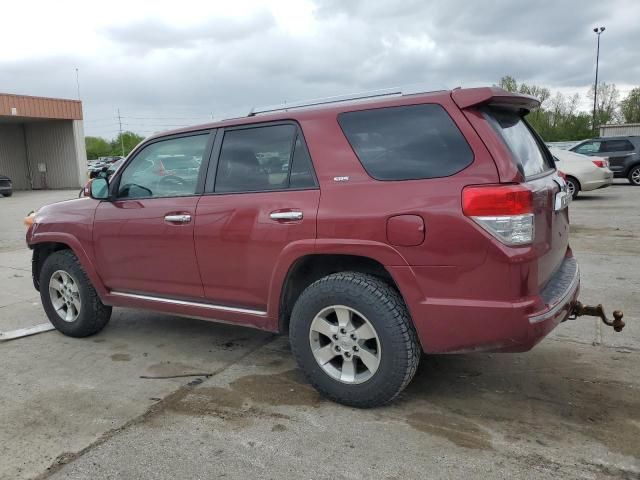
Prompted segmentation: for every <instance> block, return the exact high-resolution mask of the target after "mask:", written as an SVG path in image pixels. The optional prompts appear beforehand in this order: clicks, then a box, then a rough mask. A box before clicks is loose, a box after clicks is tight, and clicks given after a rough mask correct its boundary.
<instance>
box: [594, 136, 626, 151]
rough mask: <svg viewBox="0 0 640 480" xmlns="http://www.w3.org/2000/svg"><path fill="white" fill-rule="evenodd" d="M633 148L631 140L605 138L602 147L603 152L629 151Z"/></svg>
mask: <svg viewBox="0 0 640 480" xmlns="http://www.w3.org/2000/svg"><path fill="white" fill-rule="evenodd" d="M630 150H633V144H632V143H631V142H630V141H629V140H624V139H623V140H605V141H604V142H603V144H602V147H601V148H600V151H601V152H628V151H630Z"/></svg>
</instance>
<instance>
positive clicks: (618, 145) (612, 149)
mask: <svg viewBox="0 0 640 480" xmlns="http://www.w3.org/2000/svg"><path fill="white" fill-rule="evenodd" d="M633 150H634V147H633V144H632V143H631V142H630V141H629V140H627V139H626V138H611V139H604V140H603V141H602V143H601V144H600V151H599V153H598V155H599V156H602V157H608V158H609V169H610V170H611V171H612V172H614V173H615V172H619V173H623V172H624V171H625V170H626V168H627V165H626V163H627V159H628V158H629V156H630V155H632V154H633Z"/></svg>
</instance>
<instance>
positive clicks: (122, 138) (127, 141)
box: [111, 131, 144, 156]
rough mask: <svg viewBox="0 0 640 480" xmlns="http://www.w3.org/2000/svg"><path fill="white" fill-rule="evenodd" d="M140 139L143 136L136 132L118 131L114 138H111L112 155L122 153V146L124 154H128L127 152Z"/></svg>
mask: <svg viewBox="0 0 640 480" xmlns="http://www.w3.org/2000/svg"><path fill="white" fill-rule="evenodd" d="M142 140H144V137H142V136H140V135H138V134H137V133H133V132H129V131H127V132H122V133H119V134H118V136H117V137H116V138H114V139H113V140H111V152H112V155H123V148H124V155H125V156H126V155H129V152H131V150H133V149H134V147H135V146H136V145H138V144H139V143H140V142H141V141H142Z"/></svg>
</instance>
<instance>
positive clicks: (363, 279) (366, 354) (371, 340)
mask: <svg viewBox="0 0 640 480" xmlns="http://www.w3.org/2000/svg"><path fill="white" fill-rule="evenodd" d="M289 339H290V342H291V350H292V351H293V355H294V357H295V359H296V361H297V363H298V366H299V367H300V369H301V370H302V371H303V372H304V374H305V376H306V377H307V379H308V381H309V382H310V383H311V384H312V385H313V386H314V387H315V388H316V389H317V390H318V391H319V392H320V393H321V394H322V395H324V396H325V397H327V398H329V399H331V400H333V401H336V402H338V403H342V404H344V405H348V406H352V407H358V408H370V407H377V406H380V405H384V404H386V403H388V402H390V401H392V400H393V399H394V398H396V397H397V396H398V394H399V393H400V392H401V391H402V390H403V389H404V388H405V387H406V386H407V385H408V384H409V382H410V381H411V379H412V378H413V375H414V374H415V372H416V369H417V368H418V362H419V360H420V354H421V349H420V344H419V343H418V340H417V337H416V333H415V330H414V327H413V324H412V322H411V318H410V316H409V312H408V311H407V308H406V306H405V304H404V301H403V300H402V297H401V296H400V294H399V293H398V292H397V291H396V290H395V289H394V288H393V287H391V286H390V285H389V284H387V283H385V282H384V281H382V280H380V279H378V278H376V277H374V276H372V275H367V274H363V273H357V272H341V273H335V274H332V275H329V276H327V277H324V278H322V279H320V280H318V281H316V282H315V283H313V284H312V285H310V286H309V287H307V289H305V290H304V292H302V294H301V295H300V297H299V298H298V300H297V302H296V304H295V306H294V308H293V312H292V315H291V326H290V332H289Z"/></svg>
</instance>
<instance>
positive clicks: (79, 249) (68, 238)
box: [29, 232, 109, 300]
mask: <svg viewBox="0 0 640 480" xmlns="http://www.w3.org/2000/svg"><path fill="white" fill-rule="evenodd" d="M42 243H62V244H64V245H67V246H68V247H69V248H70V249H71V251H72V252H73V253H74V255H75V256H76V257H77V258H78V261H79V262H80V265H82V268H83V269H84V271H85V273H86V274H87V276H88V277H89V280H90V281H91V284H92V285H93V288H95V289H96V292H98V295H99V296H100V299H101V300H103V299H104V298H105V297H106V296H107V295H108V293H109V292H107V289H106V287H105V286H104V283H102V279H101V278H100V276H99V275H98V271H97V270H96V268H95V265H94V264H93V262H92V261H91V258H90V257H89V255H87V252H86V250H85V249H84V247H83V246H82V243H81V242H80V240H78V239H77V238H76V237H74V236H73V235H71V234H69V233H60V232H56V233H53V232H45V233H35V234H34V235H33V236H32V237H31V239H30V242H29V247H30V248H32V249H33V248H35V247H36V246H37V245H39V244H42Z"/></svg>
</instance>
